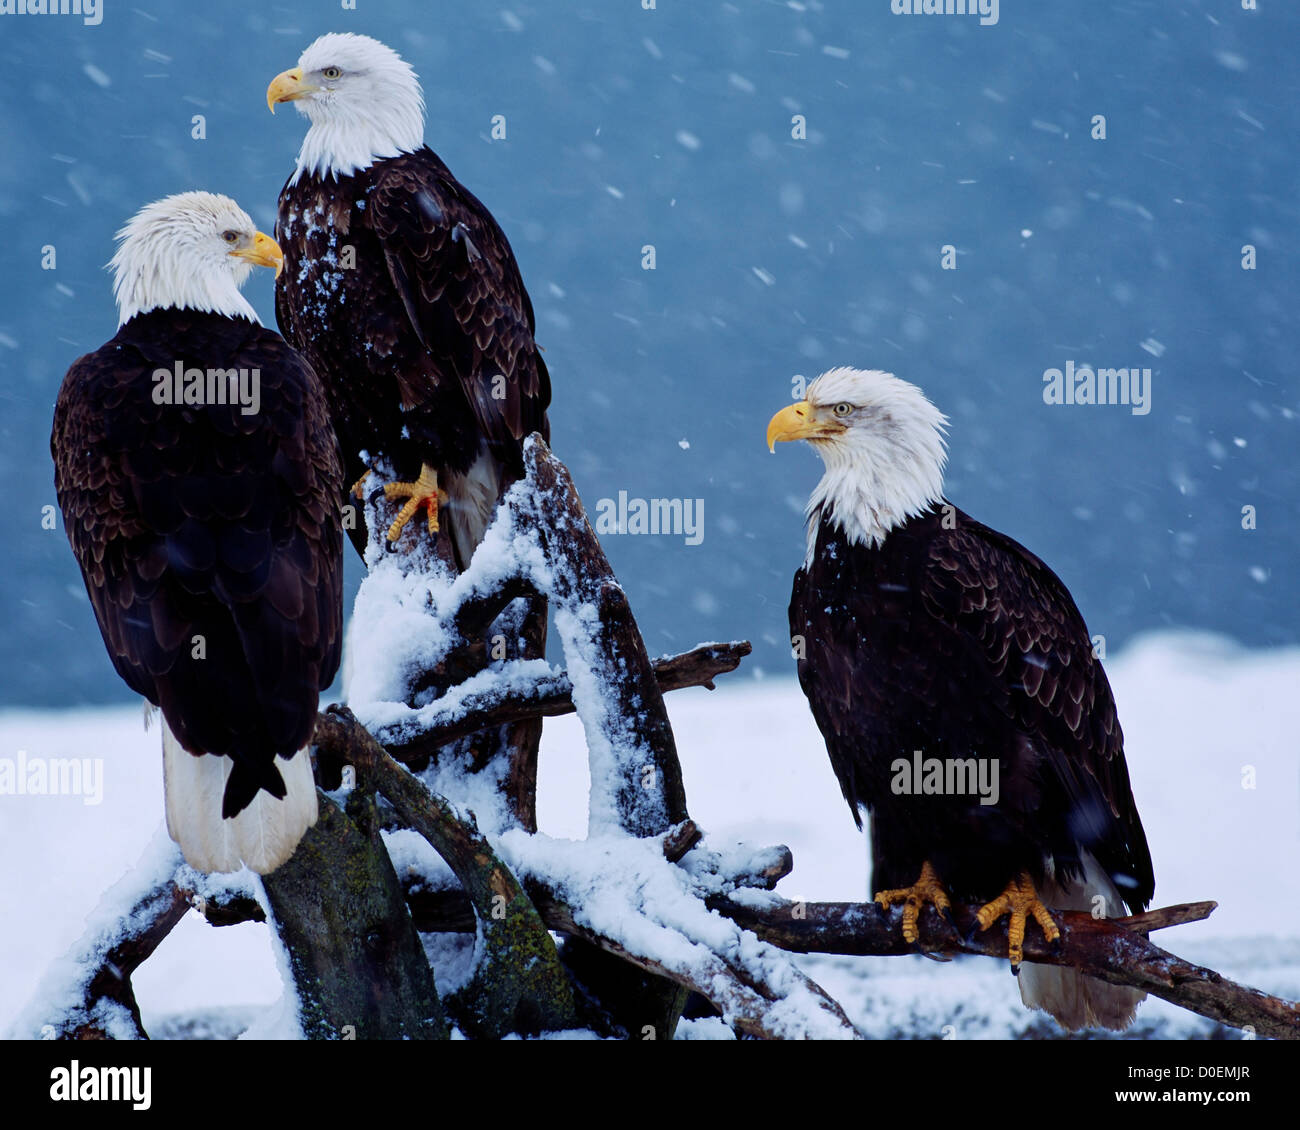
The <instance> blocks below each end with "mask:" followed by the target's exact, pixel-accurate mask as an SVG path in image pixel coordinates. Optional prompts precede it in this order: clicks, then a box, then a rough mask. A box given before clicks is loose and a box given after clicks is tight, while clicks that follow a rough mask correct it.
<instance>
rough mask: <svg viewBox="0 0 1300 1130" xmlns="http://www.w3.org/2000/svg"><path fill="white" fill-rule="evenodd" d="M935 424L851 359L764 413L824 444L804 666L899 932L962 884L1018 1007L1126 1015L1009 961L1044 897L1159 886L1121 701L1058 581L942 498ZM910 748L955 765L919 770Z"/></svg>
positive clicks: (1121, 992) (957, 895) (803, 603)
mask: <svg viewBox="0 0 1300 1130" xmlns="http://www.w3.org/2000/svg"><path fill="white" fill-rule="evenodd" d="M945 425H946V420H945V418H944V416H943V415H942V414H941V413H940V412H939V411H938V409H936V408H935V407H934V405H932V404H931V403H930V401H929V400H927V399H926V397H925V396H924V394H923V393H922V392H921V390H920V389H918V388H917V387H916V386H914V385H911V384H908V383H907V382H906V381H902V380H899V379H898V378H897V377H895V376H893V375H892V374H889V373H882V372H876V371H864V370H858V369H847V368H842V369H832V370H831V371H830V372H827V373H824V374H823V375H822V376H821V377H819V378H818V379H817V380H815V381H813V382H812V384H811V385H809V387H808V389H807V395H806V398H805V399H804V400H802V401H800V402H799V403H796V404H791V405H789V406H788V407H786V408H784V409H782V410H781V411H780V412H778V413H777V414H776V415H775V416H774V417H773V418H772V420H771V423H770V424H769V425H768V430H767V442H768V447H769V448H773V447H774V446H775V444H776V443H777V442H778V441H791V440H801V439H802V440H807V441H809V442H810V443H811V444H812V446H813V448H814V449H815V450H816V452H817V454H818V455H820V456H821V458H822V460H823V461H824V463H825V474H824V475H823V477H822V479H821V481H820V482H819V483H818V485H817V487H816V489H815V490H814V491H813V494H812V497H811V499H810V500H809V503H808V531H807V552H806V555H805V558H804V563H803V566H802V567H801V568H800V569H799V571H798V572H797V573H796V574H795V580H794V588H793V592H792V595H791V599H790V633H791V637H792V640H793V641H794V643H795V650H796V655H798V656H799V660H798V672H799V682H800V684H801V686H802V687H803V690H804V693H805V695H806V696H807V698H808V703H809V706H810V707H811V708H812V713H813V717H814V718H815V719H816V722H817V726H818V728H819V729H820V730H821V732H822V736H823V738H824V739H825V741H826V749H827V752H828V753H829V755H830V760H831V766H832V768H833V769H834V771H835V775H836V777H837V778H838V780H839V783H840V788H841V790H842V791H843V793H844V797H845V799H846V800H847V801H848V803H849V808H850V810H851V811H852V813H853V817H854V819H855V820H856V821H857V822H858V826H859V827H861V826H862V817H861V811H862V810H863V809H865V810H866V811H867V813H868V814H869V816H870V825H871V859H872V885H873V887H874V888H875V890H876V896H875V897H876V899H877V901H879V902H880V903H881V904H882V905H883V906H885V907H890V906H893V905H895V904H900V903H901V904H902V906H903V922H902V929H903V936H904V937H905V938H906V940H907V941H909V942H915V941H916V940H917V938H918V936H919V934H918V930H917V921H918V916H919V913H920V910H921V908H922V907H923V906H925V905H926V904H930V905H932V906H934V907H935V908H936V909H937V910H939V911H940V912H943V913H947V914H951V901H952V900H953V899H960V900H962V901H974V902H976V903H978V904H980V905H981V910H980V911H979V914H978V916H977V919H976V923H975V925H976V926H977V927H978V928H979V929H981V930H987V929H988V928H989V927H990V926H992V925H993V923H994V922H996V921H998V920H999V919H1000V918H1002V917H1003V916H1009V918H1010V923H1009V938H1010V957H1011V963H1012V969H1013V971H1014V972H1016V973H1018V974H1020V976H1019V983H1020V992H1021V996H1022V998H1023V999H1024V1001H1025V1003H1026V1005H1028V1006H1030V1007H1034V1008H1041V1009H1044V1010H1046V1011H1048V1012H1049V1013H1051V1014H1052V1015H1053V1016H1054V1017H1055V1018H1056V1019H1057V1020H1058V1021H1059V1022H1060V1023H1061V1024H1062V1025H1063V1026H1064V1027H1066V1028H1070V1029H1077V1028H1083V1027H1091V1026H1101V1027H1106V1028H1123V1027H1125V1026H1127V1025H1128V1024H1129V1023H1130V1022H1131V1021H1132V1019H1133V1016H1134V1012H1135V1010H1136V1008H1137V1005H1138V1003H1139V1002H1140V1001H1141V1000H1142V998H1143V994H1142V993H1140V992H1137V991H1135V990H1132V989H1127V988H1124V987H1121V986H1115V985H1110V984H1107V983H1106V982H1103V981H1100V980H1098V979H1096V978H1092V977H1087V976H1084V975H1083V974H1081V973H1079V972H1078V971H1077V970H1075V969H1071V968H1067V967H1061V966H1046V965H1035V964H1033V963H1026V964H1025V965H1024V967H1023V972H1021V961H1022V959H1023V943H1024V936H1025V931H1026V929H1027V927H1028V924H1029V921H1030V920H1033V921H1034V922H1036V923H1037V924H1038V926H1039V928H1041V929H1042V930H1043V931H1044V933H1045V934H1046V936H1047V937H1048V939H1049V940H1053V939H1055V938H1056V937H1057V936H1059V927H1058V926H1057V924H1056V922H1055V920H1054V919H1053V917H1052V913H1051V912H1052V910H1053V909H1056V910H1086V911H1092V912H1093V913H1098V912H1099V913H1101V914H1103V915H1105V916H1107V917H1118V916H1121V915H1123V914H1124V913H1125V911H1124V905H1125V904H1127V906H1128V908H1129V910H1130V911H1132V912H1136V911H1138V910H1141V909H1144V908H1145V907H1146V906H1147V904H1148V903H1149V902H1150V900H1151V896H1152V893H1153V891H1154V889H1155V877H1154V873H1153V870H1152V866H1151V853H1150V851H1149V849H1148V847H1147V841H1146V835H1145V834H1144V832H1143V830H1142V821H1141V819H1140V818H1139V817H1138V812H1137V806H1136V804H1135V803H1134V800H1133V793H1132V790H1131V788H1130V786H1129V777H1128V769H1127V766H1126V765H1125V761H1124V737H1123V733H1122V731H1121V730H1120V725H1119V719H1118V717H1117V715H1116V710H1115V700H1114V698H1113V696H1112V695H1111V690H1110V684H1109V682H1108V681H1107V679H1106V674H1105V672H1104V671H1103V670H1102V667H1101V663H1100V662H1099V661H1098V659H1097V657H1096V655H1095V654H1094V653H1093V644H1092V640H1091V638H1090V637H1089V634H1088V629H1087V627H1086V626H1085V624H1084V621H1083V617H1082V616H1081V615H1080V614H1079V610H1078V608H1077V607H1076V606H1075V603H1074V600H1073V599H1072V598H1071V596H1070V594H1069V592H1068V591H1067V589H1066V587H1065V585H1064V584H1062V582H1061V580H1060V578H1058V577H1057V576H1056V574H1055V573H1053V572H1052V571H1051V569H1049V568H1048V567H1047V566H1046V565H1045V564H1044V563H1043V562H1042V561H1040V560H1039V559H1038V558H1037V557H1035V556H1034V555H1033V554H1032V553H1030V552H1029V551H1028V550H1027V549H1025V548H1024V547H1023V546H1021V545H1019V544H1018V543H1016V542H1015V541H1013V540H1012V539H1011V538H1009V537H1007V536H1006V535H1005V534H1001V533H998V532H997V531H996V530H992V529H990V528H989V527H987V526H984V525H982V524H981V523H979V522H977V521H976V520H975V519H973V518H971V517H969V516H968V515H966V514H965V513H963V512H962V511H961V510H959V509H957V508H956V507H955V506H953V505H952V504H951V503H949V502H947V501H946V500H945V499H944V497H943V467H944V462H945V459H946V451H945V441H944V428H945ZM918 762H919V763H922V764H925V763H929V764H931V765H937V766H941V767H946V766H950V765H951V766H955V767H961V768H962V769H963V773H962V774H960V775H958V774H956V773H954V774H952V775H951V776H950V775H948V774H947V773H943V774H936V775H934V777H933V778H930V777H929V771H928V769H927V771H926V776H927V779H926V780H924V781H917V780H916V777H917V774H916V773H915V772H912V771H911V770H912V768H913V766H916V765H917V764H918ZM972 767H974V768H976V769H985V770H987V772H985V773H982V774H980V773H977V774H974V775H972V773H971V772H970V770H971V768H972ZM994 775H996V783H997V787H996V790H992V789H991V790H989V791H988V792H986V793H981V792H980V791H979V790H978V789H976V788H972V787H971V782H972V781H974V780H981V781H982V780H992V779H993V776H994ZM950 783H952V784H959V785H960V786H962V787H958V788H951V787H949V785H950ZM931 785H934V786H937V787H930V786H931Z"/></svg>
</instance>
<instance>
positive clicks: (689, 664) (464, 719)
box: [375, 640, 751, 787]
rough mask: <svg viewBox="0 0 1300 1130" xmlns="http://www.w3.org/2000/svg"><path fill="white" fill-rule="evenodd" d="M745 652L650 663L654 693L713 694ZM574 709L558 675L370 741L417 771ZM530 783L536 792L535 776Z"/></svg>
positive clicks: (715, 648)
mask: <svg viewBox="0 0 1300 1130" xmlns="http://www.w3.org/2000/svg"><path fill="white" fill-rule="evenodd" d="M480 646H482V647H483V648H484V649H486V646H487V645H486V643H481V645H480ZM750 651H751V645H750V644H749V643H748V642H747V641H745V640H740V641H737V642H734V643H722V644H719V643H710V644H700V646H699V647H695V648H692V649H691V650H690V651H687V652H683V653H682V654H680V655H673V656H667V657H665V658H662V659H656V660H655V661H654V663H653V667H654V675H655V681H656V682H657V683H658V684H659V690H660V691H661V692H662V693H665V694H666V693H667V692H669V691H675V690H682V689H684V688H686V687H707V688H708V689H710V690H712V689H713V680H714V679H715V678H717V677H718V676H719V675H725V674H726V673H727V672H729V671H734V670H735V669H736V668H737V667H738V666H739V665H740V661H741V660H742V659H743V658H744V657H745V656H747V655H748V654H749V653H750ZM575 709H576V707H574V705H573V684H572V682H571V681H570V680H569V678H568V676H567V675H560V676H553V677H549V678H545V679H539V680H538V681H537V683H536V684H535V689H533V690H528V691H510V692H503V691H499V690H494V691H488V692H486V693H484V694H483V695H481V696H478V697H475V698H471V699H470V701H469V703H468V705H467V709H466V712H465V714H464V715H463V716H461V717H459V718H457V719H455V720H454V721H449V722H443V723H439V724H438V725H436V726H431V727H430V728H429V729H427V730H423V731H421V732H420V733H418V734H414V735H412V736H411V737H409V738H400V737H396V736H392V735H388V734H385V733H383V732H382V731H381V732H380V733H378V734H376V735H375V736H376V737H377V738H379V739H380V741H381V742H382V744H383V745H384V748H385V749H387V750H388V752H389V754H390V755H391V756H392V757H393V758H394V759H396V760H397V761H400V762H401V763H402V764H403V765H406V766H408V767H409V768H413V769H417V770H419V769H423V768H424V766H426V765H427V764H428V762H429V758H430V757H431V756H433V755H435V754H436V753H437V752H438V750H439V749H441V748H442V747H443V746H445V745H447V744H448V743H450V742H453V741H455V740H456V739H458V738H463V737H465V736H466V735H467V734H472V733H475V732H477V731H479V730H484V729H487V728H488V727H492V726H501V725H504V724H506V723H509V722H520V721H523V720H525V719H528V718H534V717H546V718H557V717H559V716H560V715H563V714H572V713H573V712H574V710H575ZM533 784H534V787H535V785H536V775H535V772H534V776H533Z"/></svg>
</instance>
